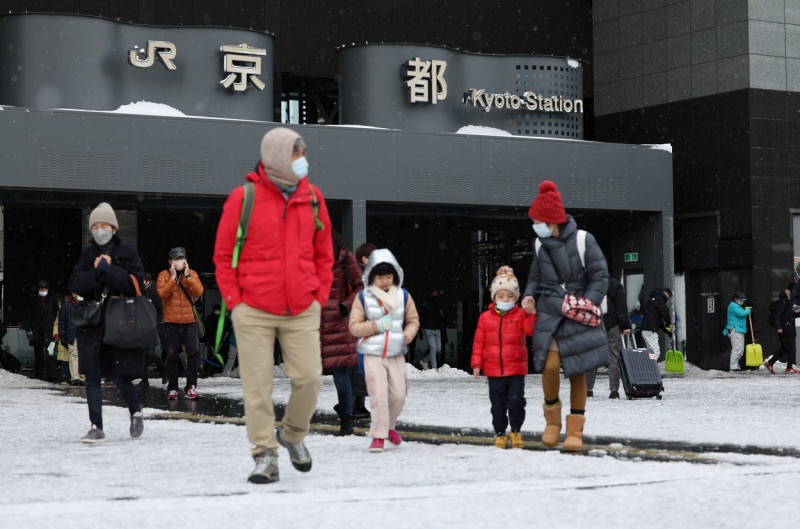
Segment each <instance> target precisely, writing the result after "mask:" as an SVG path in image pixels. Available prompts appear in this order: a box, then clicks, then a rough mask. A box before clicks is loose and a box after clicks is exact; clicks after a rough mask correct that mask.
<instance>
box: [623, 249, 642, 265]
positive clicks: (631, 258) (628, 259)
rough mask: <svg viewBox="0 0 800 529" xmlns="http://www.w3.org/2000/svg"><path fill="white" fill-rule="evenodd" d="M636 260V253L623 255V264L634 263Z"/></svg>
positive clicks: (637, 257)
mask: <svg viewBox="0 0 800 529" xmlns="http://www.w3.org/2000/svg"><path fill="white" fill-rule="evenodd" d="M638 260H639V253H638V252H633V253H626V254H625V262H626V263H635V262H637V261H638Z"/></svg>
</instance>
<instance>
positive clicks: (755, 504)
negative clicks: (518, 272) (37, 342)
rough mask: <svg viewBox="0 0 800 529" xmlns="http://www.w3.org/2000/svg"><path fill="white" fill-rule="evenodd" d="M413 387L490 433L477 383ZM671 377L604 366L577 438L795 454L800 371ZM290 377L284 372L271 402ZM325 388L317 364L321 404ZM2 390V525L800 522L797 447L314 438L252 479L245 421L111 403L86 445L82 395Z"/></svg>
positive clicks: (423, 409) (534, 391)
mask: <svg viewBox="0 0 800 529" xmlns="http://www.w3.org/2000/svg"><path fill="white" fill-rule="evenodd" d="M776 367H780V366H776ZM277 371H278V374H280V369H278V370H277ZM781 371H782V369H781ZM409 382H410V389H409V395H408V401H407V404H406V409H405V411H404V413H403V415H402V416H401V420H402V421H405V423H406V424H417V425H441V426H449V427H453V428H482V429H486V430H487V432H488V430H489V429H490V426H491V418H490V414H489V400H488V393H487V384H486V380H485V379H483V378H482V379H481V380H474V379H473V378H472V377H471V376H469V375H467V374H466V373H463V372H461V371H457V370H454V369H450V368H447V367H445V368H442V369H441V370H440V371H439V372H432V371H426V372H419V371H416V370H414V369H413V368H410V370H409ZM665 386H666V391H665V393H664V398H663V400H660V401H657V400H654V399H651V400H641V401H627V400H625V399H624V398H623V399H620V400H609V399H608V398H607V396H608V379H607V378H605V377H602V376H601V377H599V378H598V381H597V384H596V386H595V395H597V396H596V397H594V398H593V399H590V401H589V405H588V411H587V423H586V432H585V433H586V435H587V436H588V437H589V438H591V437H593V436H602V437H603V438H604V439H605V438H610V439H611V440H612V442H619V443H622V444H625V442H626V439H637V440H648V439H650V440H656V441H658V440H671V441H675V442H686V443H689V444H695V445H696V444H698V443H706V444H711V445H713V444H724V445H737V446H745V445H751V446H756V447H771V448H781V447H783V448H789V449H792V450H793V451H795V453H796V451H798V450H800V425H798V424H797V422H795V421H794V419H793V415H794V411H795V410H796V409H797V404H798V400H800V395H798V387H800V376H793V375H782V374H781V375H768V374H767V373H766V372H765V371H764V370H763V369H762V370H760V371H757V372H750V373H746V374H740V375H732V374H728V373H720V372H714V371H711V372H704V371H700V370H697V369H695V368H692V367H689V368H688V369H687V373H686V374H685V375H683V376H680V377H672V378H667V379H665ZM567 387H568V383H567V384H565V385H564V386H562V397H564V398H566V397H567V395H568V390H567ZM199 389H200V391H201V398H208V399H210V398H214V396H215V395H219V396H230V397H234V398H236V397H239V396H241V388H240V386H239V381H238V380H235V379H228V378H216V379H204V380H201V383H200V388H199ZM289 389H290V387H289V381H288V379H286V378H277V379H276V386H275V401H276V402H285V401H286V399H287V396H288V393H289ZM526 392H527V398H528V418H527V420H526V423H525V427H524V428H523V436H524V437H525V438H526V439H529V440H536V439H538V437H537V436H538V434H539V433H540V432H541V430H542V428H543V425H544V420H543V418H542V416H541V411H540V410H541V408H540V404H541V384H540V378H539V377H538V376H535V375H534V376H529V377H528V378H527V387H526ZM335 398H336V397H335V390H334V387H333V382H332V380H331V378H330V377H325V380H324V385H323V389H322V392H321V394H320V399H319V405H318V408H319V409H320V410H325V411H329V410H330V409H331V407H332V406H333V404H334V403H335ZM0 403H2V405H0V490H2V491H3V494H2V495H0V527H2V528H26V529H27V528H38V527H41V528H48V529H50V528H53V527H58V528H59V529H68V528H73V527H75V528H78V527H80V528H85V527H87V526H99V527H115V528H127V527H131V528H137V529H141V528H144V527H182V526H189V527H192V528H193V529H199V528H222V527H236V528H247V527H286V526H288V524H291V526H293V527H315V528H316V527H337V528H340V527H341V528H348V527H354V528H359V527H366V528H375V527H390V528H393V527H413V528H415V529H419V528H422V527H437V528H438V527H457V528H459V529H464V528H474V527H478V528H480V527H546V528H558V527H570V528H575V527H592V528H606V527H608V528H611V527H681V526H683V527H715V528H716V527H736V528H739V527H748V528H758V527H765V528H766V527H770V528H775V527H788V526H789V525H790V524H792V523H793V521H794V516H793V514H794V508H793V503H794V497H795V489H796V486H797V482H798V477H800V460H799V459H797V458H795V457H777V456H771V455H747V454H744V453H736V451H732V452H730V453H719V452H713V453H707V454H704V456H705V457H706V458H710V459H711V460H712V463H710V464H698V463H692V462H689V460H679V461H674V462H655V461H648V460H638V459H635V458H614V457H609V456H605V457H603V456H602V452H593V453H597V454H599V455H598V456H570V455H563V454H561V453H559V452H558V451H534V450H505V451H503V450H499V449H496V448H494V447H491V446H474V445H463V444H462V445H456V444H443V445H438V446H437V445H431V444H423V443H417V442H408V441H407V442H404V443H403V444H402V445H401V446H399V447H396V448H395V447H390V448H388V449H387V451H386V452H385V453H383V454H370V453H368V452H367V446H368V440H367V439H366V438H364V437H359V436H353V437H347V438H337V437H333V436H329V435H322V434H317V433H312V434H311V435H310V436H309V437H308V439H307V441H306V443H307V446H308V447H309V450H310V451H311V453H312V455H313V457H314V468H313V469H312V471H311V472H309V473H307V474H301V473H299V472H296V471H295V470H294V469H293V468H292V467H291V465H290V464H289V462H288V457H287V456H286V453H285V451H283V450H282V451H281V454H280V465H281V481H280V482H279V483H275V484H271V485H251V484H249V483H247V481H246V478H247V475H248V474H249V472H250V470H251V468H252V463H251V460H250V458H249V444H248V442H247V438H246V434H245V430H244V428H243V427H241V426H237V425H232V424H210V423H196V422H190V421H187V420H151V419H154V418H155V416H156V415H158V414H162V413H164V412H162V411H161V410H155V409H149V408H146V409H145V417H146V419H149V420H146V421H145V432H144V435H143V437H142V439H140V440H138V441H133V440H131V439H130V437H129V435H128V424H129V420H128V413H127V410H125V409H123V408H119V407H113V406H106V407H105V408H104V421H105V430H106V435H107V442H106V443H104V444H101V445H95V446H90V445H83V444H81V443H80V442H78V441H79V439H80V437H81V436H82V435H83V434H84V433H85V432H86V430H87V429H88V427H89V423H88V415H87V410H86V405H85V402H84V400H83V399H81V398H76V397H70V396H66V395H64V394H63V393H62V392H61V391H59V390H58V389H56V388H55V387H52V386H49V385H47V384H43V383H40V382H36V381H31V380H29V379H27V378H25V377H21V376H19V375H12V374H9V373H7V372H5V371H1V370H0ZM611 446H612V447H613V446H615V445H614V444H612V445H611ZM776 493H777V494H776ZM768 498H769V500H768Z"/></svg>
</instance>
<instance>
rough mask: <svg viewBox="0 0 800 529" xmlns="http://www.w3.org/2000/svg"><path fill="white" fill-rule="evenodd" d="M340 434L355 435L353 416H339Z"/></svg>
mask: <svg viewBox="0 0 800 529" xmlns="http://www.w3.org/2000/svg"><path fill="white" fill-rule="evenodd" d="M336 435H338V436H345V435H353V418H352V417H341V418H339V433H337V434H336Z"/></svg>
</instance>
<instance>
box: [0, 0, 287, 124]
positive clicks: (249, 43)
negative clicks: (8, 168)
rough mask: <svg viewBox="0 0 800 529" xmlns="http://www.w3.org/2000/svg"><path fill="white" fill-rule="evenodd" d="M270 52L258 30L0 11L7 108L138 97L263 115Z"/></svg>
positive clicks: (269, 109)
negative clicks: (156, 24)
mask: <svg viewBox="0 0 800 529" xmlns="http://www.w3.org/2000/svg"><path fill="white" fill-rule="evenodd" d="M32 58H35V59H32ZM272 58H273V38H272V36H270V35H269V34H267V33H264V32H257V31H248V30H240V29H230V28H213V27H169V26H144V25H137V24H127V23H120V22H116V21H113V20H107V19H102V18H98V17H91V16H82V15H58V14H46V13H41V14H40V13H35V14H34V13H31V14H13V15H2V16H0V100H2V101H3V102H4V104H8V105H12V106H19V107H27V108H37V109H75V110H97V111H113V110H116V109H118V108H119V107H121V106H123V105H127V104H130V103H135V102H138V101H147V102H152V103H161V104H165V105H169V106H171V107H173V108H175V109H177V110H179V111H181V112H183V113H184V114H186V115H192V116H207V117H219V118H233V119H249V120H262V121H272V120H273V119H274V113H273V100H272V87H273V72H272V63H273V59H272Z"/></svg>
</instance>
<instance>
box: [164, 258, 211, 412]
mask: <svg viewBox="0 0 800 529" xmlns="http://www.w3.org/2000/svg"><path fill="white" fill-rule="evenodd" d="M157 284H158V286H157V289H158V295H159V296H160V297H161V301H162V303H163V307H164V335H165V337H166V342H167V380H168V385H167V400H177V399H178V355H179V354H180V352H181V347H183V348H184V349H185V350H186V384H185V385H184V387H183V394H184V395H185V396H186V398H187V399H196V398H197V397H198V396H199V395H198V393H197V374H198V371H199V369H200V337H199V336H198V333H197V318H196V317H195V311H194V300H195V299H197V298H199V297H200V296H201V295H202V294H203V290H204V289H203V283H202V282H201V281H200V277H199V276H198V275H197V272H195V271H194V270H192V269H190V268H189V262H188V261H187V259H186V250H185V249H184V248H183V247H181V246H178V247H175V248H173V249H171V250H170V251H169V269H168V270H162V271H161V272H160V273H159V274H158V280H157Z"/></svg>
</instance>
